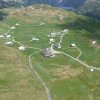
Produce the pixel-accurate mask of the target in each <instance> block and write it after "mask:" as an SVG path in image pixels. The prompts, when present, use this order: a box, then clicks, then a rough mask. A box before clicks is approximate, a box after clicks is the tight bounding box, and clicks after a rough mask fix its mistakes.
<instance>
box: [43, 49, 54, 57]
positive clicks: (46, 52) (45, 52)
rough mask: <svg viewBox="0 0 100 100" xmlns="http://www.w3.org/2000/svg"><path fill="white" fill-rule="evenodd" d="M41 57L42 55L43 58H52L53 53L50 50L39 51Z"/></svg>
mask: <svg viewBox="0 0 100 100" xmlns="http://www.w3.org/2000/svg"><path fill="white" fill-rule="evenodd" d="M41 55H43V56H44V57H46V58H47V57H52V56H54V53H53V51H52V50H51V48H46V49H44V50H42V51H41Z"/></svg>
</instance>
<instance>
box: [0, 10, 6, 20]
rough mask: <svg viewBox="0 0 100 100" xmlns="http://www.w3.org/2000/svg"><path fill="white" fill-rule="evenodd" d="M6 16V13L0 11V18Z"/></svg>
mask: <svg viewBox="0 0 100 100" xmlns="http://www.w3.org/2000/svg"><path fill="white" fill-rule="evenodd" d="M6 16H7V13H4V12H2V11H0V20H3V19H5V17H6Z"/></svg>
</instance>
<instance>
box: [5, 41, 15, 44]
mask: <svg viewBox="0 0 100 100" xmlns="http://www.w3.org/2000/svg"><path fill="white" fill-rule="evenodd" d="M4 45H13V42H11V41H9V42H5V43H4Z"/></svg>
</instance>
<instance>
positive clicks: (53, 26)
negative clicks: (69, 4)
mask: <svg viewBox="0 0 100 100" xmlns="http://www.w3.org/2000/svg"><path fill="white" fill-rule="evenodd" d="M1 11H2V12H3V13H6V16H5V17H4V19H3V20H2V21H0V36H1V37H0V99H1V100H22V99H23V100H48V98H47V97H48V95H47V91H46V90H45V88H44V84H41V79H40V78H38V77H37V74H36V73H34V70H36V72H37V73H38V75H39V76H40V77H41V78H42V82H44V83H45V84H46V85H47V89H48V90H49V91H50V95H51V97H52V100H100V96H99V93H100V71H99V70H94V69H92V70H91V68H90V67H91V66H94V67H95V68H97V69H98V68H100V61H99V59H100V21H98V20H95V19H93V18H90V17H87V16H82V15H78V14H76V13H74V12H70V11H66V10H63V9H58V8H55V7H51V6H49V5H33V6H29V7H21V8H5V9H1ZM16 24H17V25H16ZM11 27H15V29H12V30H11ZM65 29H67V30H68V32H66V30H65ZM64 30H65V34H64V36H63V31H64ZM51 33H53V34H54V33H56V36H53V37H51ZM7 34H9V35H11V38H5V37H2V35H5V36H6V35H7ZM34 39H35V40H34ZM50 39H54V40H55V41H53V43H50ZM9 41H11V42H13V45H6V46H5V45H4V43H5V42H9ZM59 41H60V43H61V44H60V45H61V48H56V47H52V46H53V45H54V44H56V43H59ZM93 41H96V43H95V44H92V42H93ZM73 43H74V44H75V45H76V46H77V48H74V47H72V46H71V44H73ZM23 46H24V48H25V50H24V51H20V50H19V47H23ZM46 48H51V49H52V48H53V50H54V51H59V52H63V53H59V54H55V55H53V56H52V57H48V58H45V57H44V56H42V55H41V51H42V50H45V49H46ZM56 53H57V52H56ZM65 54H66V55H65ZM68 55H69V56H68ZM73 58H74V59H73ZM80 60H81V62H83V63H85V65H86V64H88V65H89V68H87V67H86V66H85V65H84V64H81V63H79V62H77V61H80ZM30 63H31V66H30ZM94 67H93V68H94Z"/></svg>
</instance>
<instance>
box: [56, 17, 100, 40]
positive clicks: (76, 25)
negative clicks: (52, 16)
mask: <svg viewBox="0 0 100 100" xmlns="http://www.w3.org/2000/svg"><path fill="white" fill-rule="evenodd" d="M58 26H59V27H60V28H63V29H64V28H68V29H69V30H80V31H82V30H83V31H84V32H86V33H87V34H84V36H86V37H88V38H95V39H100V21H99V20H96V19H93V18H85V19H82V18H79V17H78V18H76V20H74V21H71V22H68V19H66V21H65V23H64V24H58Z"/></svg>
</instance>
